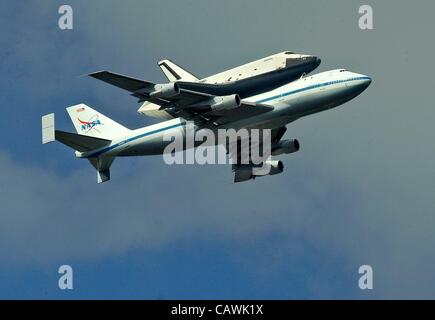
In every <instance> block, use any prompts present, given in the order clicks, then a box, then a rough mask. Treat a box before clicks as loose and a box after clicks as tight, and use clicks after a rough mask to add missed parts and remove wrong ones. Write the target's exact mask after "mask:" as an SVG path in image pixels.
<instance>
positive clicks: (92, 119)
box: [66, 103, 130, 140]
mask: <svg viewBox="0 0 435 320" xmlns="http://www.w3.org/2000/svg"><path fill="white" fill-rule="evenodd" d="M66 111H67V112H68V114H69V116H70V118H71V121H72V123H73V124H74V127H75V129H76V131H77V133H79V134H80V135H84V136H88V137H95V138H102V139H110V140H112V139H114V138H117V137H120V136H122V135H125V134H128V133H129V131H130V130H129V129H127V128H126V127H124V126H123V125H121V124H119V123H117V122H115V121H113V120H112V119H110V118H108V117H106V116H105V115H103V114H101V113H99V112H98V111H96V110H94V109H92V108H91V107H89V106H87V105H85V104H83V103H82V104H78V105H75V106H72V107H68V108H66Z"/></svg>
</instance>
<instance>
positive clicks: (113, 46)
mask: <svg viewBox="0 0 435 320" xmlns="http://www.w3.org/2000/svg"><path fill="white" fill-rule="evenodd" d="M366 3H369V4H372V5H373V9H374V14H375V30H372V31H361V30H360V29H358V24H357V22H358V17H359V16H358V8H359V6H360V5H361V3H360V2H359V1H327V2H326V1H324V2H322V1H303V2H299V1H298V2H296V1H272V2H271V3H269V2H268V3H267V4H266V3H264V2H262V1H220V2H219V3H217V2H213V1H210V2H209V1H183V2H181V1H177V2H171V1H123V2H118V1H91V2H90V1H70V2H69V4H70V5H71V6H72V7H73V9H74V29H73V30H72V31H61V30H60V29H59V28H58V27H57V21H58V18H59V14H58V13H57V10H58V7H59V5H60V4H61V3H60V2H58V1H44V2H43V3H40V2H38V3H37V2H36V1H20V2H12V1H8V2H6V1H3V2H2V3H1V4H0V12H1V13H0V14H1V16H2V17H1V19H0V27H1V30H2V31H1V33H0V44H1V46H0V47H1V48H2V49H1V50H0V58H1V59H0V72H1V74H2V77H1V78H0V85H1V88H2V95H1V96H0V104H1V106H2V111H3V116H2V117H0V128H1V131H2V135H3V139H2V140H1V143H0V173H1V177H2V180H3V181H2V182H3V183H2V187H1V188H0V201H1V203H2V209H1V211H0V212H1V214H0V298H42V299H45V298H62V299H63V298H66V299H68V298H91V299H92V298H109V299H110V298H150V299H177V298H180V299H182V298H198V299H202V298H207V299H213V298H264V299H268V298H276V299H286V298H303V299H315V298H392V297H393V298H433V297H434V294H435V285H434V283H433V281H431V279H432V270H433V268H434V267H435V255H434V253H433V246H434V244H435V237H434V234H435V233H434V231H435V230H434V225H435V224H434V223H435V219H434V213H435V205H434V202H433V194H434V191H435V185H434V183H433V181H434V178H435V169H434V165H433V158H434V155H435V154H434V150H435V149H434V148H433V145H434V142H433V122H434V120H435V112H434V111H433V99H432V95H431V91H432V90H431V89H432V88H433V85H434V80H433V75H432V71H431V70H430V68H429V67H428V66H431V65H433V63H432V57H433V56H434V46H433V44H431V43H427V42H425V41H424V39H425V38H426V39H427V38H430V32H431V30H432V29H433V22H432V16H431V12H433V10H432V9H434V8H431V7H433V6H434V5H433V4H432V3H430V2H427V3H425V4H423V2H421V4H418V5H417V4H412V5H411V4H408V2H405V1H395V2H392V1H391V2H388V1H383V2H382V3H380V2H375V1H366ZM393 3H394V5H393ZM284 50H292V51H296V52H304V53H311V54H315V55H317V56H319V57H321V58H322V65H321V66H320V68H319V71H325V70H328V69H334V68H341V67H344V68H348V69H350V70H352V71H355V72H359V73H363V74H367V75H370V76H371V77H373V79H374V82H373V83H372V85H371V86H370V88H369V89H368V90H367V91H366V92H364V93H363V94H362V95H361V96H360V97H358V98H356V99H355V100H353V101H351V102H349V103H347V104H346V105H344V106H343V107H341V108H338V109H335V110H332V111H329V112H324V113H321V114H317V115H314V116H312V117H310V118H307V119H302V120H299V121H297V122H295V123H293V124H291V125H290V126H289V130H288V132H287V134H286V137H288V138H298V139H299V140H300V141H301V145H302V149H301V151H300V152H298V153H297V154H295V155H291V156H287V157H283V158H282V160H283V161H284V163H285V167H286V171H285V172H284V174H282V175H278V176H274V177H269V178H264V179H258V180H256V181H255V182H254V183H246V184H237V185H234V184H232V182H231V181H232V176H231V169H230V168H229V167H228V166H167V165H165V164H164V163H163V160H162V159H161V158H160V157H149V158H136V159H118V160H116V161H115V163H114V165H113V167H112V168H113V169H112V180H111V181H110V183H107V184H103V185H97V184H96V183H95V172H94V170H93V168H92V167H91V166H89V164H88V163H85V162H84V161H80V160H78V159H75V158H74V155H73V152H71V150H70V149H67V148H65V147H64V146H63V145H60V144H51V145H47V146H42V145H41V143H40V140H41V133H40V117H41V115H43V114H46V113H49V112H56V123H57V126H58V127H59V128H62V129H65V130H73V127H72V125H71V123H70V122H69V119H68V117H67V114H66V112H65V110H64V109H65V108H66V107H68V106H70V105H73V104H77V103H86V104H88V105H90V106H92V107H94V108H95V109H97V110H99V111H101V112H103V113H104V114H107V115H108V116H110V117H111V118H114V119H116V120H117V121H119V122H120V123H122V124H124V125H126V126H127V127H131V128H137V127H141V126H144V125H148V124H151V123H154V122H155V120H152V119H147V118H144V117H142V116H139V115H138V114H137V112H136V110H137V108H138V105H137V103H136V101H135V100H134V99H133V98H131V97H129V96H128V94H126V93H125V92H123V91H122V90H118V89H116V88H113V87H110V86H107V85H105V84H103V83H100V82H98V81H96V80H95V79H92V78H90V77H87V76H86V74H87V73H90V72H93V71H96V70H101V69H109V70H112V71H114V72H119V73H124V74H128V75H132V76H136V77H140V78H144V79H147V80H150V81H155V82H163V81H164V77H163V74H162V73H161V71H160V70H159V69H158V67H157V64H156V62H157V61H158V60H160V59H163V58H170V59H172V60H174V61H175V62H177V63H179V64H180V65H182V66H185V67H186V68H187V69H189V70H191V71H192V72H193V73H194V74H196V75H199V76H206V75H210V74H213V73H216V72H219V71H222V70H224V69H226V68H229V67H233V66H236V65H239V64H242V63H246V62H248V61H251V60H254V59H258V58H261V57H263V56H266V55H269V54H273V53H276V52H280V51H284ZM417 81H418V82H419V84H418V85H417ZM62 264H69V265H71V266H72V267H73V269H74V281H75V283H74V285H75V288H74V290H73V291H70V292H66V291H61V290H59V289H58V287H57V280H58V277H59V275H58V274H57V269H58V267H59V266H60V265H62ZM362 264H369V265H371V266H372V267H373V269H374V275H375V278H374V286H375V290H373V291H371V292H367V291H361V290H359V289H358V286H357V284H358V276H359V275H358V267H359V266H360V265H362Z"/></svg>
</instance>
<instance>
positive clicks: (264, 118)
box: [77, 69, 371, 157]
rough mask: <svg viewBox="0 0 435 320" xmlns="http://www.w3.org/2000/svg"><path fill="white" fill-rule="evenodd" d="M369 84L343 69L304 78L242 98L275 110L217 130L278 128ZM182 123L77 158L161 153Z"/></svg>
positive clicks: (150, 128) (349, 96)
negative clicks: (167, 138)
mask: <svg viewBox="0 0 435 320" xmlns="http://www.w3.org/2000/svg"><path fill="white" fill-rule="evenodd" d="M370 82H371V78H370V77H368V76H365V75H361V74H357V73H353V72H349V71H347V70H344V69H339V70H332V71H327V72H322V73H319V74H316V75H313V76H308V77H303V78H301V79H299V80H297V81H294V82H291V83H288V84H286V85H284V86H282V87H279V88H277V89H275V90H272V91H269V92H266V93H262V94H259V95H256V96H252V97H249V98H247V99H244V100H246V101H249V102H256V103H259V104H267V105H271V106H273V107H274V109H273V110H272V111H270V112H266V113H263V114H261V115H258V116H253V117H249V118H246V119H242V120H238V121H236V122H232V123H228V124H225V125H222V126H220V127H219V128H234V129H240V128H247V129H251V128H258V129H265V128H267V129H275V128H279V127H282V126H284V125H286V124H288V123H290V122H292V121H294V120H296V119H299V118H301V117H304V116H307V115H309V114H313V113H317V112H321V111H324V110H327V109H330V108H334V107H337V106H339V105H341V104H343V103H345V102H347V101H349V100H351V99H353V98H354V97H356V96H357V95H359V94H360V93H361V92H363V91H364V90H365V89H366V88H367V87H368V86H369V84H370ZM185 122H186V121H185V120H184V119H182V118H177V119H172V120H168V121H164V122H160V123H158V124H155V125H151V126H147V127H144V128H140V129H136V130H132V131H131V132H130V133H129V135H128V136H123V137H120V138H119V139H115V140H113V141H112V143H111V144H110V145H109V146H105V147H103V148H101V149H99V150H94V151H91V152H87V153H78V154H77V156H79V157H96V156H134V155H155V154H161V153H162V152H163V150H164V148H165V147H166V146H167V145H168V144H169V143H170V141H164V136H165V134H166V135H171V136H179V135H184V133H185ZM198 129H200V128H198Z"/></svg>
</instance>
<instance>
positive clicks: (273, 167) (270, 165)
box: [252, 160, 284, 176]
mask: <svg viewBox="0 0 435 320" xmlns="http://www.w3.org/2000/svg"><path fill="white" fill-rule="evenodd" d="M267 169H269V170H267ZM283 171H284V164H283V163H282V161H280V160H267V161H265V162H264V163H263V166H262V167H253V168H252V175H253V176H273V175H275V174H279V173H282V172H283Z"/></svg>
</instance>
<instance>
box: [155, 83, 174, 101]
mask: <svg viewBox="0 0 435 320" xmlns="http://www.w3.org/2000/svg"><path fill="white" fill-rule="evenodd" d="M154 89H155V91H153V92H150V97H151V98H162V99H165V98H171V97H173V96H176V95H177V94H179V93H180V87H179V86H178V84H177V83H175V82H171V83H164V84H156V85H155V86H154Z"/></svg>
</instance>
